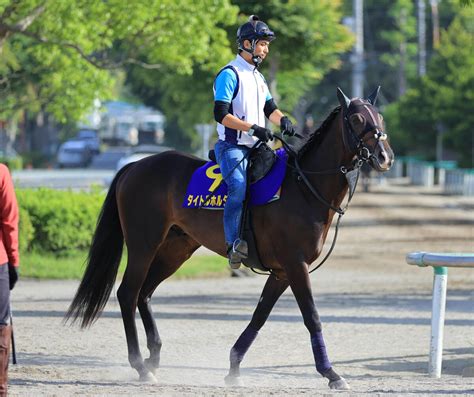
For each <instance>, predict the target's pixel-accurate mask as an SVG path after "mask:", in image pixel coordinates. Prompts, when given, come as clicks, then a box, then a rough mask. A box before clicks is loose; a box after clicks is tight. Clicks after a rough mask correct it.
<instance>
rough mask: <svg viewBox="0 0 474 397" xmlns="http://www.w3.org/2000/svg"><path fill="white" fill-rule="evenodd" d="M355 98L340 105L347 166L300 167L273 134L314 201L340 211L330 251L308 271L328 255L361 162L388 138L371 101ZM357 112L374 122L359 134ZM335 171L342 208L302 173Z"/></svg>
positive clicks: (364, 161) (367, 159)
mask: <svg viewBox="0 0 474 397" xmlns="http://www.w3.org/2000/svg"><path fill="white" fill-rule="evenodd" d="M355 101H360V103H357V104H355V103H353V102H352V101H351V103H350V105H349V106H347V107H346V108H343V114H342V116H343V128H342V129H341V133H342V141H343V144H344V149H345V150H346V151H349V152H350V153H354V158H353V160H352V162H351V164H350V165H349V166H345V165H341V166H339V167H338V168H334V169H328V170H323V171H310V170H303V169H301V166H300V164H299V158H298V153H296V152H295V151H294V150H293V148H292V147H291V146H290V145H289V144H288V142H286V140H285V139H284V137H283V135H275V137H276V138H277V139H278V140H279V141H281V143H282V146H283V148H284V149H285V150H286V152H287V153H288V154H289V156H290V159H293V164H294V165H291V164H290V163H289V162H288V164H287V165H288V167H290V168H292V169H293V170H295V171H296V174H297V175H296V179H297V181H303V182H304V184H305V186H306V187H307V188H308V190H309V191H310V192H311V194H312V195H313V196H314V197H315V198H316V199H317V200H319V201H320V202H322V203H323V204H324V205H325V206H326V207H328V208H330V209H332V210H333V211H335V212H336V213H337V214H339V216H338V218H337V222H336V226H335V231H334V237H333V241H332V243H331V247H330V248H329V251H328V252H327V254H326V255H325V257H324V258H323V260H322V261H321V262H320V263H319V264H318V265H317V266H316V267H314V268H313V269H312V270H310V271H309V273H312V272H314V271H315V270H317V269H319V268H320V267H321V266H322V265H323V264H324V262H326V260H327V259H328V258H329V256H330V255H331V253H332V251H333V249H334V247H335V245H336V240H337V234H338V231H339V223H340V221H341V218H342V216H343V215H344V214H345V212H346V211H347V208H348V207H349V203H350V202H351V199H352V197H353V195H354V192H355V189H356V187H357V182H358V180H359V174H360V168H361V167H362V165H363V164H364V163H367V162H370V161H371V159H372V158H374V151H375V147H376V146H377V145H378V144H379V143H380V142H382V141H385V140H386V139H387V134H386V133H385V132H384V131H383V129H382V127H381V126H380V125H379V124H378V123H377V120H376V119H375V117H374V114H373V110H372V109H371V108H372V105H371V103H370V102H368V101H364V100H363V99H359V98H357V99H355V100H354V102H355ZM359 108H362V109H361V110H363V112H355V111H352V110H353V109H359ZM356 113H362V114H363V115H364V117H366V116H367V115H369V116H370V119H372V121H373V123H371V124H369V125H368V126H367V127H366V128H365V129H364V130H363V131H362V132H361V133H360V134H357V133H356V132H355V131H354V129H353V128H352V125H351V123H350V121H349V119H350V117H351V116H352V115H353V114H356ZM377 114H378V113H377ZM366 120H368V118H367V117H366ZM372 133H373V135H372V136H370V135H369V134H372ZM371 138H374V139H375V142H376V144H375V145H373V148H370V147H369V146H368V144H367V142H368V141H369V140H370V139H371ZM369 164H370V163H369ZM337 173H342V174H343V175H344V176H345V178H346V180H347V183H348V185H349V198H348V200H347V203H346V205H345V206H344V208H341V207H338V208H336V207H334V206H333V205H332V204H331V203H330V202H329V201H328V200H326V199H325V198H324V197H323V196H322V195H321V193H319V191H318V190H317V188H316V187H315V186H313V185H312V184H311V182H310V181H309V180H308V178H307V177H306V175H305V174H320V175H323V174H325V175H329V174H337ZM252 271H254V272H255V273H258V272H256V271H255V269H252ZM268 271H269V272H270V273H273V271H272V269H268ZM262 274H264V273H262Z"/></svg>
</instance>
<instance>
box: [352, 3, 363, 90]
mask: <svg viewBox="0 0 474 397" xmlns="http://www.w3.org/2000/svg"><path fill="white" fill-rule="evenodd" d="M352 8H353V13H354V33H355V36H356V42H355V46H354V52H353V54H352V57H351V58H352V59H351V60H352V97H359V98H362V97H363V96H364V0H352Z"/></svg>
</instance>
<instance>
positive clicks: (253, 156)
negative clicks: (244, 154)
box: [209, 142, 277, 183]
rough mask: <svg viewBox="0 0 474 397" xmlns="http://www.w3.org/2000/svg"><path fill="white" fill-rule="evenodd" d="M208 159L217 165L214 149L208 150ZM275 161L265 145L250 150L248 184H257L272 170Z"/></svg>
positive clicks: (273, 154) (272, 152)
mask: <svg viewBox="0 0 474 397" xmlns="http://www.w3.org/2000/svg"><path fill="white" fill-rule="evenodd" d="M209 159H210V160H212V161H214V162H215V163H217V160H216V153H215V151H214V149H212V150H209ZM276 159H277V155H276V154H275V152H274V151H273V150H272V149H271V148H270V147H269V146H268V145H267V144H266V143H263V142H262V143H261V144H260V145H259V146H257V147H255V148H252V151H251V152H250V156H249V166H248V176H249V181H250V183H255V182H258V181H259V180H260V179H262V178H263V177H264V176H265V175H267V174H268V172H269V171H270V170H271V169H272V167H273V164H275V161H276Z"/></svg>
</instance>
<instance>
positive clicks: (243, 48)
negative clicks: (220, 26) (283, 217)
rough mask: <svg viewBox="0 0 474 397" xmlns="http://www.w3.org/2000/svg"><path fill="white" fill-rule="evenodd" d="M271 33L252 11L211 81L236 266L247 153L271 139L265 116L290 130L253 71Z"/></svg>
mask: <svg viewBox="0 0 474 397" xmlns="http://www.w3.org/2000/svg"><path fill="white" fill-rule="evenodd" d="M274 39H275V34H274V33H273V32H272V31H271V30H270V29H269V28H268V26H267V24H265V23H264V22H262V21H260V20H259V18H258V17H257V16H255V15H252V16H251V17H250V18H249V21H248V22H246V23H244V24H243V25H242V26H240V27H239V29H238V30H237V44H238V54H237V57H236V58H235V59H234V60H233V61H231V62H229V63H228V64H227V65H226V66H224V67H223V68H222V69H221V70H220V71H219V73H218V74H217V76H216V79H215V81H214V118H215V120H216V121H217V123H218V124H217V132H218V135H219V140H218V141H217V143H216V145H215V152H216V159H217V162H218V163H219V166H220V168H221V173H222V175H223V177H224V180H225V182H226V184H227V187H228V195H227V201H226V204H225V207H224V234H225V241H226V247H227V255H228V257H229V264H230V266H231V268H232V269H238V268H239V267H240V264H241V262H242V259H245V258H246V257H247V255H248V248H247V243H246V242H245V241H244V240H242V239H240V236H239V231H240V223H241V217H242V205H243V202H244V200H245V194H246V188H247V165H248V159H247V156H246V155H247V153H248V152H249V150H250V148H251V147H252V146H253V145H254V144H255V143H256V142H257V140H258V139H260V140H261V141H263V142H268V141H269V140H273V134H272V132H271V131H270V130H269V129H268V128H266V127H265V117H267V118H268V119H269V120H270V121H271V122H272V123H274V124H277V125H279V126H280V129H281V132H282V133H284V134H287V135H290V136H292V135H294V134H295V129H294V127H293V125H292V123H291V121H290V120H289V119H288V117H286V116H284V115H283V113H282V112H281V111H280V110H279V109H278V107H277V105H276V104H275V101H274V100H273V98H272V96H271V94H270V91H269V89H268V86H267V83H266V81H265V79H264V77H263V76H262V74H261V73H260V72H259V71H258V70H257V68H258V67H259V65H260V64H261V63H262V61H263V60H264V59H265V58H266V56H267V54H268V51H269V47H270V42H271V41H272V40H274Z"/></svg>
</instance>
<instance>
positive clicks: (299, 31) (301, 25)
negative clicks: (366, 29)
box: [233, 0, 353, 110]
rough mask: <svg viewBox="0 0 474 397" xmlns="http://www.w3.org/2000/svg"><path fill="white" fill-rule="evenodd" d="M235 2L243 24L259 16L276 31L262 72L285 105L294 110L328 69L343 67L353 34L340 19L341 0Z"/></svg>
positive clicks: (284, 106) (242, 0) (243, 0)
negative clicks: (343, 57)
mask: <svg viewBox="0 0 474 397" xmlns="http://www.w3.org/2000/svg"><path fill="white" fill-rule="evenodd" d="M233 2H234V3H235V4H237V5H238V6H239V7H240V10H241V13H242V18H241V19H240V21H239V22H240V23H243V22H245V21H246V18H248V16H249V15H251V14H256V15H258V16H259V17H260V18H261V19H262V20H263V21H266V22H267V23H268V25H269V26H270V28H271V29H272V30H273V31H274V32H275V33H276V36H277V38H276V40H275V41H274V42H273V43H272V45H271V48H270V54H269V57H268V60H267V61H266V62H265V63H264V65H263V70H264V74H265V76H266V77H267V79H268V80H269V84H270V86H271V88H272V93H273V95H274V96H275V97H276V98H277V99H279V98H281V105H282V107H283V108H285V109H288V110H291V109H293V107H294V106H295V105H296V104H297V102H298V100H299V99H300V98H301V97H303V96H304V95H305V94H306V93H308V92H309V91H311V89H312V88H313V87H314V85H315V84H316V83H318V82H319V81H321V79H322V77H323V76H324V75H325V74H326V73H327V72H328V71H329V70H331V69H333V68H336V67H338V66H339V65H340V56H341V54H343V53H344V52H346V51H347V50H348V49H350V46H351V45H352V43H353V39H352V35H351V33H350V32H349V31H348V29H347V28H346V27H345V26H344V25H342V24H341V22H340V20H341V17H342V14H341V1H333V0H320V1H313V0H288V1H283V0H267V1H260V2H258V3H257V4H255V3H253V2H252V3H250V2H248V1H245V0H234V1H233ZM274 80H276V82H277V86H278V89H277V88H276V85H275V84H272V83H273V81H274Z"/></svg>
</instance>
